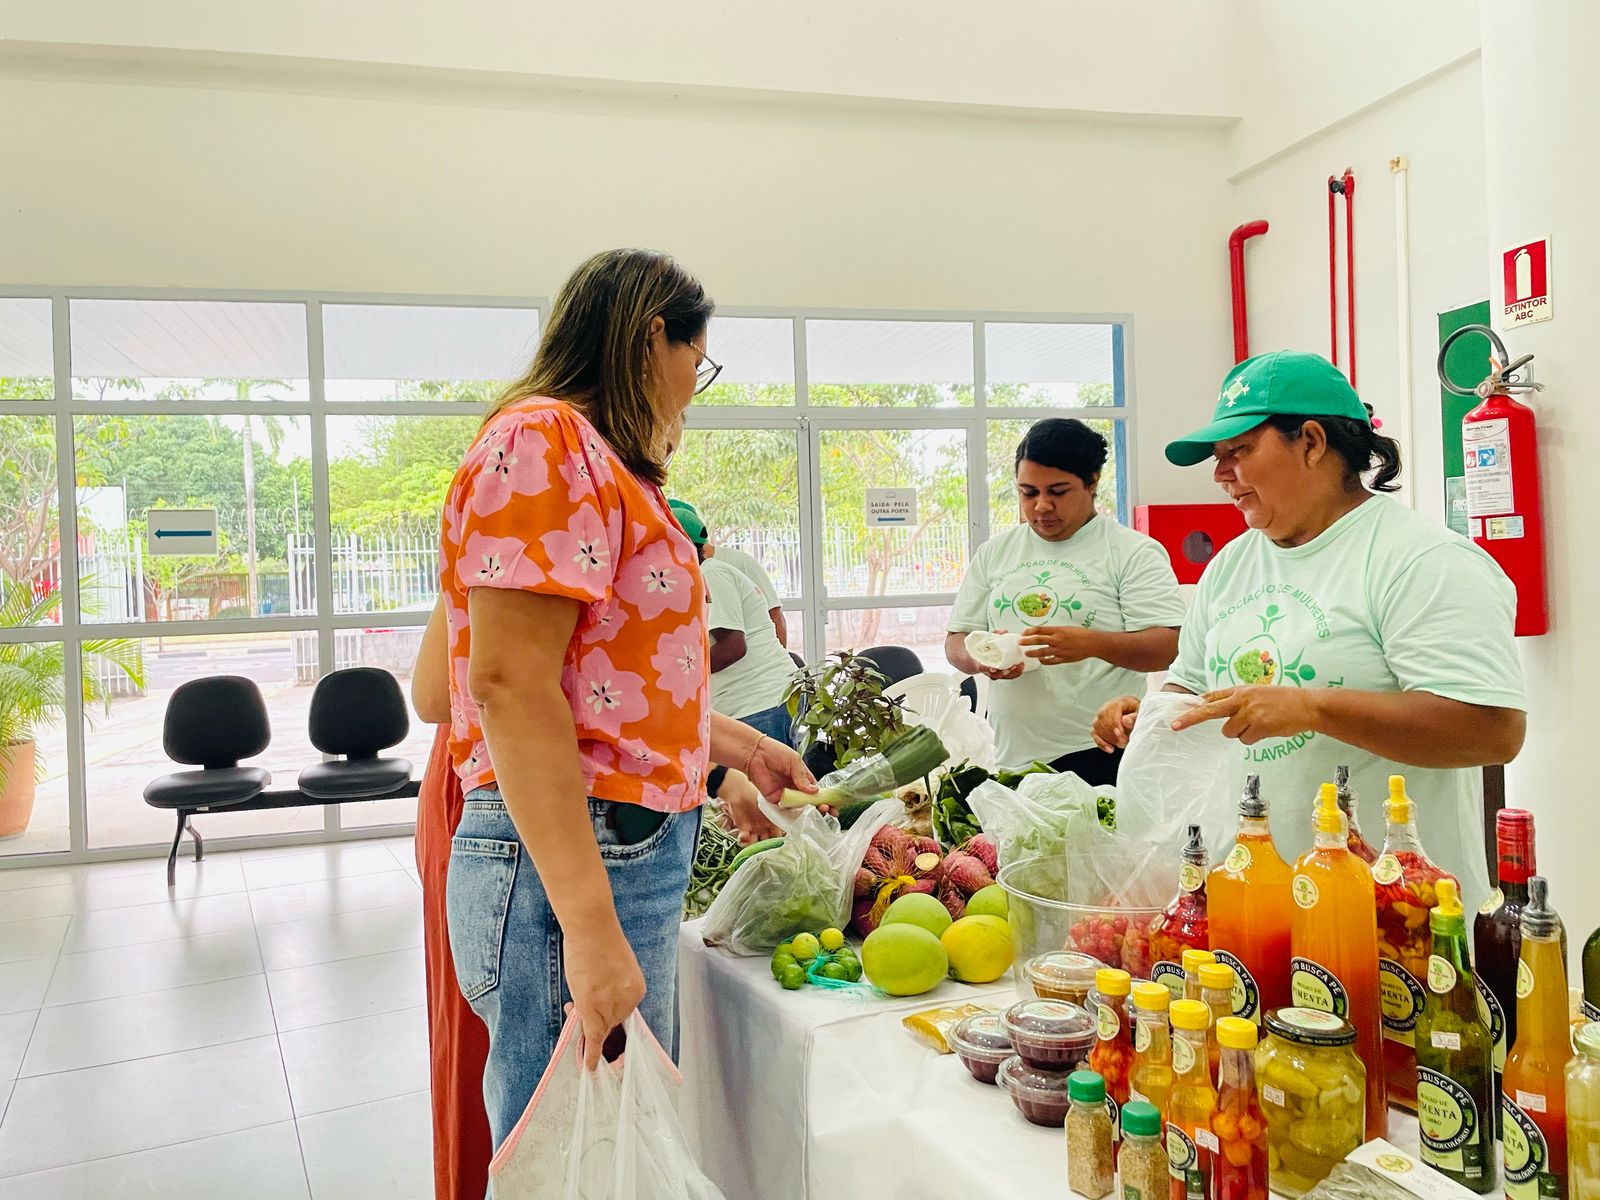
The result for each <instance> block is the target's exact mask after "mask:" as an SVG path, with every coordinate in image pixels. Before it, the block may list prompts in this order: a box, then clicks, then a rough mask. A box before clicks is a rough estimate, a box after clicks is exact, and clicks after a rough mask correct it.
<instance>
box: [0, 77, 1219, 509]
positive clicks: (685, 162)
mask: <svg viewBox="0 0 1600 1200" xmlns="http://www.w3.org/2000/svg"><path fill="white" fill-rule="evenodd" d="M425 99H426V96H425V95H420V94H419V95H417V96H416V97H415V98H414V99H412V100H409V101H402V100H395V99H374V98H371V97H369V96H365V95H363V96H360V97H354V96H349V95H344V94H340V93H339V92H338V90H337V89H336V88H333V87H331V86H330V87H329V88H328V89H326V90H322V91H311V92H280V91H266V90H262V91H250V92H240V91H228V90H221V89H218V88H211V89H198V88H184V87H167V86H143V85H129V84H125V83H110V82H93V83H86V82H64V81H63V82H41V81H11V82H0V111H5V112H13V113H16V112H27V113H29V114H30V115H29V118H28V119H27V120H25V121H16V122H8V123H6V124H5V126H4V127H3V128H0V161H6V162H11V163H27V164H29V169H28V170H26V171H24V172H19V173H18V174H16V175H14V176H13V177H12V178H11V179H10V180H9V181H8V185H7V199H6V204H5V205H4V206H3V209H0V245H5V246H6V247H7V253H6V255H5V259H4V263H5V265H4V268H3V269H4V271H5V275H6V277H7V279H8V281H10V282H13V283H30V284H82V285H99V286H104V285H162V286H165V285H170V286H177V287H223V288H252V289H273V288H311V289H331V290H341V291H374V292H412V293H418V292H420V293H445V294H471V295H532V296H538V295H549V294H551V293H552V292H553V291H554V289H555V288H556V287H557V285H558V284H559V283H560V281H561V279H562V278H563V277H564V275H565V273H566V272H567V271H568V270H569V269H570V268H571V267H572V266H573V265H574V264H575V263H576V262H577V261H578V260H579V259H580V258H582V257H583V256H584V255H586V254H587V253H589V252H591V251H593V250H595V249H596V248H600V247H604V246H608V245H614V244H629V243H633V244H646V245H652V246H658V247H663V248H667V249H670V250H671V251H673V252H674V253H676V254H678V255H679V256H680V257H682V258H683V259H684V260H685V261H686V262H687V263H689V264H690V265H691V266H692V267H693V268H694V269H695V270H696V271H698V272H699V273H700V274H701V275H702V276H703V278H704V279H705V280H706V282H707V284H708V285H709V287H710V288H711V289H712V291H713V293H714V294H715V295H716V296H717V298H718V299H719V301H720V302H721V303H723V304H724V305H728V306H734V305H740V306H789V305H795V306H826V307H845V308H867V309H875V308H876V309H941V310H1004V311H1047V312H1066V313H1071V312H1091V311H1092V312H1127V313H1131V314H1133V315H1134V357H1133V363H1132V367H1133V376H1134V385H1135V388H1136V400H1137V404H1138V414H1139V415H1138V425H1137V427H1138V445H1137V454H1138V480H1137V483H1138V497H1137V498H1138V499H1140V500H1142V501H1147V502H1148V501H1168V500H1179V499H1189V498H1194V497H1195V496H1196V495H1199V496H1201V497H1203V498H1210V497H1209V482H1208V481H1207V480H1205V479H1203V478H1198V477H1197V476H1196V475H1195V473H1193V472H1179V471H1176V470H1175V469H1174V468H1170V467H1168V466H1167V465H1166V463H1165V461H1164V459H1163V458H1162V456H1161V452H1160V447H1161V445H1162V444H1163V443H1164V441H1165V439H1166V438H1167V437H1168V436H1170V432H1171V430H1172V429H1173V428H1175V427H1178V426H1184V427H1187V426H1189V425H1192V424H1194V423H1195V422H1196V421H1197V420H1198V419H1200V418H1201V417H1202V416H1203V415H1205V413H1206V412H1207V411H1208V409H1209V406H1210V403H1211V397H1212V396H1213V395H1214V391H1215V386H1216V381H1217V379H1219V378H1220V377H1221V375H1222V373H1223V372H1224V371H1225V369H1226V367H1227V359H1228V355H1227V345H1228V343H1227V335H1226V317H1225V314H1226V305H1227V271H1226V254H1225V252H1224V248H1223V234H1222V231H1223V230H1224V227H1225V224H1226V219H1227V216H1226V205H1227V199H1226V185H1225V184H1224V183H1223V180H1222V175H1223V161H1224V160H1223V156H1224V146H1223V135H1222V134H1221V133H1220V132H1219V131H1203V132H1190V131H1181V130H1172V129H1160V128H1155V129H1136V128H1130V127H1129V126H1127V125H1125V124H1092V123H1084V122H1081V121H1079V122H1071V121H1067V120H1055V121H998V120H977V119H955V118H949V117H923V116H916V115H913V114H905V113H882V112H876V111H873V110H871V109H869V108H856V109H853V110H839V109H836V108H814V107H812V108H808V107H803V106H790V107H787V108H785V107H775V106H769V107H764V108H750V107H746V106H740V107H734V106H729V105H721V104H714V103H710V102H703V101H695V102H687V103H672V102H669V101H667V100H665V99H655V100H652V99H631V100H629V99H620V98H612V99H610V100H607V101H605V102H603V103H602V102H598V101H595V100H594V99H592V98H590V99H585V98H582V97H578V98H573V97H571V96H546V97H543V98H541V99H538V100H537V101H530V102H529V103H527V104H525V105H522V106H517V105H514V104H512V103H509V102H505V103H501V104H500V105H499V106H498V107H472V106H469V105H467V104H465V103H460V102H455V103H450V104H430V103H425V102H424V100H425ZM1175 193H1176V194H1181V202H1179V203H1174V202H1173V201H1174V195H1175Z"/></svg>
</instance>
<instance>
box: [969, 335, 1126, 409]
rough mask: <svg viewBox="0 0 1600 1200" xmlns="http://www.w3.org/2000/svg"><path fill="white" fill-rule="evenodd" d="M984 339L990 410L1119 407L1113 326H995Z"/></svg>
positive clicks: (985, 374) (985, 371)
mask: <svg viewBox="0 0 1600 1200" xmlns="http://www.w3.org/2000/svg"><path fill="white" fill-rule="evenodd" d="M983 339H984V378H985V383H986V386H987V389H988V390H987V394H986V396H985V400H984V402H985V403H986V404H988V405H990V406H992V407H995V408H1003V407H1007V406H1019V407H1031V406H1034V405H1038V406H1042V407H1048V406H1052V405H1054V406H1060V407H1067V408H1072V407H1101V406H1107V407H1109V406H1111V405H1114V404H1116V388H1115V386H1114V383H1113V381H1114V380H1115V379H1116V358H1115V355H1114V353H1113V350H1112V326H1110V325H1060V324H1055V325H1052V324H1045V323H1042V322H1019V323H1015V324H1003V323H991V324H987V325H985V326H984V328H983Z"/></svg>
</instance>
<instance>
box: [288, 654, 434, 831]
mask: <svg viewBox="0 0 1600 1200" xmlns="http://www.w3.org/2000/svg"><path fill="white" fill-rule="evenodd" d="M309 724H310V727H311V744H312V745H313V746H315V747H316V748H317V749H318V750H321V751H322V752H323V753H324V754H336V755H342V756H343V757H342V758H337V759H335V760H334V761H332V762H320V763H314V764H313V765H311V766H309V767H307V768H305V770H303V771H301V772H300V779H299V784H300V790H301V792H303V793H304V794H305V795H306V796H308V797H310V798H311V799H312V800H316V801H320V802H322V803H324V804H341V803H344V802H345V801H348V800H379V799H382V798H384V797H386V796H390V795H393V794H394V793H396V792H397V791H399V790H400V789H401V788H403V787H405V785H406V784H407V783H409V782H410V781H411V763H410V762H409V761H408V760H406V759H404V758H381V757H379V754H378V752H379V751H380V750H387V749H388V748H389V747H390V746H397V745H399V744H400V743H401V742H403V741H405V739H406V734H408V733H409V732H411V718H410V717H409V716H408V715H407V714H406V701H405V697H404V696H403V695H401V693H400V685H399V683H397V682H396V681H395V677H394V676H393V675H391V674H389V672H387V671H384V670H380V669H379V668H377V667H349V668H346V669H345V670H343V671H334V672H332V673H331V674H328V675H324V676H323V677H322V678H321V679H320V680H318V681H317V690H316V691H315V692H313V693H312V694H311V716H310V719H309Z"/></svg>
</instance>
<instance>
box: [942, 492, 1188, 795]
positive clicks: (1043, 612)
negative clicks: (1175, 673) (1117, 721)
mask: <svg viewBox="0 0 1600 1200" xmlns="http://www.w3.org/2000/svg"><path fill="white" fill-rule="evenodd" d="M1183 611H1184V605H1183V597H1182V595H1181V594H1180V593H1179V591H1178V580H1177V577H1176V576H1175V575H1174V574H1173V573H1172V563H1171V562H1170V561H1169V560H1168V558H1167V552H1166V551H1165V550H1163V549H1162V548H1161V547H1160V546H1159V545H1158V544H1157V543H1156V542H1155V541H1153V540H1152V539H1150V538H1148V537H1146V536H1145V535H1144V534H1142V533H1136V532H1135V531H1134V530H1132V529H1129V528H1128V527H1127V526H1125V525H1119V524H1117V523H1116V522H1115V521H1113V520H1111V519H1110V518H1109V517H1104V516H1098V515H1097V516H1094V517H1092V518H1090V520H1089V523H1088V524H1087V525H1085V526H1084V527H1083V528H1082V529H1080V530H1078V532H1077V533H1075V534H1073V535H1072V536H1071V537H1070V538H1068V539H1067V540H1066V541H1064V542H1047V541H1045V540H1044V539H1043V538H1041V537H1040V536H1039V535H1038V534H1036V533H1034V532H1033V530H1032V529H1031V528H1029V527H1028V526H1027V525H1018V526H1016V527H1015V528H1013V529H1008V530H1006V531H1005V532H1004V533H999V534H996V535H995V536H994V537H992V538H990V539H989V540H988V541H987V542H985V543H984V544H983V545H982V546H980V547H978V552H977V553H976V554H974V555H973V556H972V565H971V566H970V567H969V568H968V569H967V577H966V578H965V579H963V580H962V581H961V590H960V591H959V592H958V593H957V594H956V603H955V608H954V609H953V610H952V612H951V614H950V630H951V632H952V633H970V632H971V631H972V630H974V629H988V630H991V631H993V632H996V633H1022V632H1025V631H1026V630H1029V629H1033V628H1036V627H1039V626H1044V625H1067V624H1071V625H1081V626H1082V627H1083V628H1085V629H1099V630H1109V631H1110V632H1112V633H1137V632H1139V631H1140V630H1142V629H1154V628H1158V627H1167V628H1176V627H1177V626H1179V625H1181V624H1182V623H1183ZM1144 691H1145V679H1144V676H1143V675H1142V674H1140V673H1139V672H1138V671H1130V670H1127V669H1125V668H1123V667H1114V666H1112V665H1111V664H1110V663H1108V662H1103V661H1101V660H1099V659H1090V660H1088V661H1085V662H1078V663H1065V664H1063V665H1061V666H1056V667H1040V668H1039V669H1037V670H1034V671H1029V672H1028V673H1027V674H1025V675H1022V676H1021V677H1019V678H1017V679H1007V680H1001V681H997V682H996V683H995V684H994V686H993V687H991V688H990V689H989V721H990V723H991V724H992V725H993V726H994V729H995V739H996V743H997V748H998V752H999V757H1000V762H1001V764H1002V765H1004V766H1011V767H1020V766H1023V765H1025V764H1027V763H1030V762H1033V761H1034V760H1035V759H1042V760H1044V761H1045V762H1049V761H1050V760H1052V759H1056V758H1060V757H1061V756H1062V755H1063V754H1074V753H1076V752H1077V751H1079V750H1087V749H1088V748H1089V747H1090V746H1092V745H1094V738H1093V737H1092V736H1091V735H1090V732H1089V731H1090V728H1091V727H1092V726H1093V725H1094V716H1095V713H1097V712H1099V711H1100V706H1101V705H1102V704H1104V703H1105V702H1106V701H1107V700H1110V699H1112V698H1113V697H1116V696H1122V695H1126V694H1128V693H1130V692H1131V693H1133V694H1134V695H1140V696H1142V695H1143V694H1144Z"/></svg>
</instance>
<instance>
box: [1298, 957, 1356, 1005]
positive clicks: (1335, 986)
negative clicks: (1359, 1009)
mask: <svg viewBox="0 0 1600 1200" xmlns="http://www.w3.org/2000/svg"><path fill="white" fill-rule="evenodd" d="M1289 997H1290V999H1291V1000H1292V1001H1293V1002H1294V1004H1295V1005H1296V1006H1297V1007H1299V1008H1314V1009H1316V1010H1317V1011H1318V1012H1325V1013H1332V1014H1333V1015H1334V1016H1336V1017H1347V1016H1349V1015H1350V993H1349V991H1348V990H1346V988H1345V986H1344V984H1343V983H1342V982H1341V981H1340V979H1339V977H1338V976H1337V975H1335V974H1334V973H1333V972H1332V971H1330V970H1328V968H1327V967H1325V966H1323V965H1322V964H1321V963H1319V962H1314V961H1313V960H1311V959H1309V958H1302V957H1300V956H1299V955H1295V957H1294V958H1292V959H1290V960H1289Z"/></svg>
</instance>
